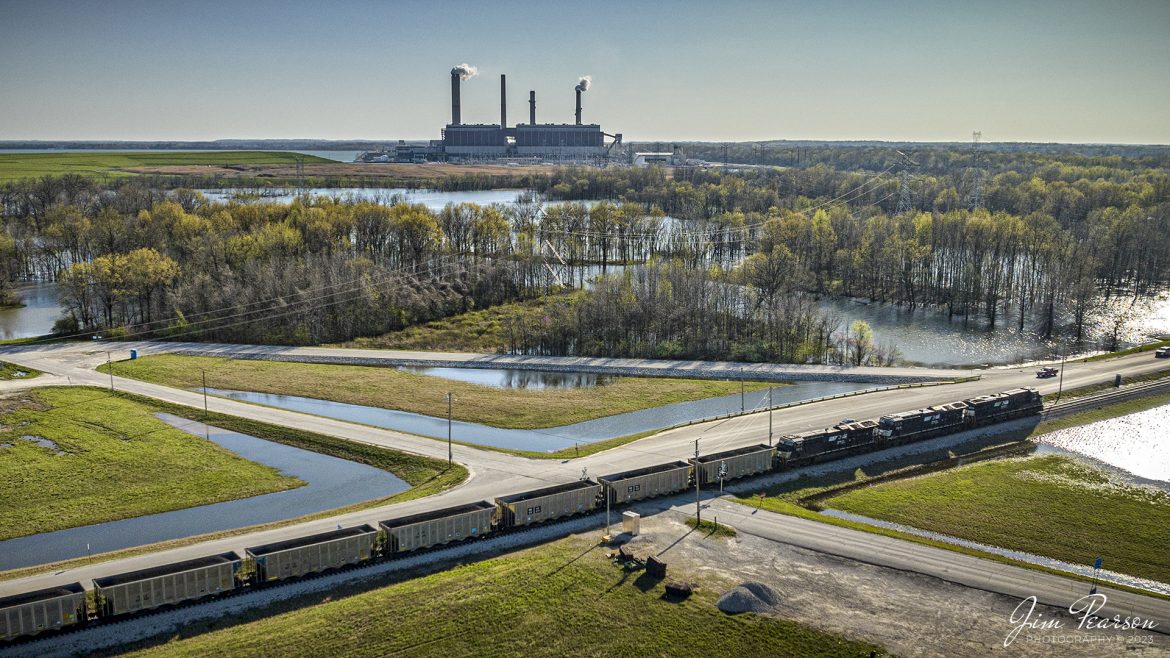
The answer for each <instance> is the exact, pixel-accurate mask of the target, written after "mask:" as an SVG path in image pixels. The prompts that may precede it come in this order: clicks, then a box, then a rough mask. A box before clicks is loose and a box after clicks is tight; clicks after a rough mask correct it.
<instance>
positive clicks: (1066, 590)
mask: <svg viewBox="0 0 1170 658" xmlns="http://www.w3.org/2000/svg"><path fill="white" fill-rule="evenodd" d="M676 509H677V511H679V512H681V513H685V514H693V513H694V508H693V507H692V506H689V505H683V506H679V507H678V508H676ZM708 509H709V513H710V514H718V515H719V519H720V521H719V522H720V523H723V522H724V521H726V522H727V524H728V525H731V526H733V527H735V528H736V529H737V530H738V531H740V532H745V533H748V534H752V535H757V536H760V537H764V538H766V539H771V540H774V541H778V542H781V543H785V544H790V545H793V546H799V547H801V548H806V549H810V550H814V551H817V552H820V553H828V554H830V555H837V556H840V557H844V558H848V559H850V560H856V561H858V562H864V563H866V564H873V565H878V566H883V567H890V568H893V569H899V570H902V571H908V572H913V573H920V574H925V575H928V576H934V577H936V578H941V579H943V580H947V581H950V582H953V583H958V584H960V585H965V586H967V587H974V588H977V589H982V590H986V591H990V592H997V593H1000V594H1005V595H1007V596H1011V597H1015V598H1018V599H1021V600H1022V599H1024V598H1025V597H1028V596H1035V597H1037V599H1038V600H1039V602H1040V603H1046V604H1048V605H1053V606H1056V607H1057V608H1061V609H1064V610H1068V607H1069V605H1070V604H1072V603H1073V602H1074V601H1076V600H1077V599H1079V598H1081V597H1083V596H1085V595H1086V594H1088V593H1089V586H1088V585H1087V584H1086V583H1085V582H1083V581H1079V580H1074V579H1071V578H1065V577H1063V576H1058V575H1054V574H1049V573H1044V572H1041V571H1033V570H1031V569H1025V568H1022V567H1016V566H1012V565H1008V564H1001V563H999V562H993V561H991V560H984V559H981V558H977V557H972V556H970V555H964V554H962V553H956V552H954V551H948V550H945V549H941V548H934V547H932V546H926V545H924V544H917V543H914V542H908V541H903V540H901V539H894V538H893V537H886V536H884V535H877V534H872V533H869V532H863V531H860V530H853V529H851V528H843V527H841V526H836V525H830V524H827V523H818V522H816V521H810V520H808V519H801V518H797V517H794V516H787V515H784V514H775V513H772V512H768V511H757V510H754V509H752V508H751V507H746V506H744V505H739V504H737V503H733V502H730V501H728V500H724V499H717V500H713V501H711V502H710V504H709V507H708ZM708 518H709V517H708ZM1097 591H1098V592H1100V593H1102V594H1105V595H1106V596H1107V597H1108V603H1107V605H1106V606H1105V608H1104V609H1102V610H1101V611H1099V612H1098V613H1097V615H1098V616H1102V617H1112V616H1113V615H1114V614H1117V615H1121V617H1123V618H1124V617H1127V616H1133V615H1138V616H1140V617H1142V618H1143V619H1152V620H1154V621H1157V622H1158V626H1159V628H1160V629H1163V630H1166V629H1170V601H1167V600H1164V599H1158V598H1154V597H1149V596H1142V595H1140V594H1133V593H1131V592H1126V591H1122V590H1116V589H1113V588H1111V587H1109V586H1107V585H1098V587H1097Z"/></svg>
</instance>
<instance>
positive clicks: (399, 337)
mask: <svg viewBox="0 0 1170 658" xmlns="http://www.w3.org/2000/svg"><path fill="white" fill-rule="evenodd" d="M583 294H584V293H581V292H572V293H565V294H558V295H546V296H544V297H539V298H537V299H530V300H527V301H523V302H513V303H510V304H500V305H498V306H491V307H489V308H485V309H481V310H478V311H470V312H468V313H461V314H459V315H453V316H450V317H447V318H443V319H441V320H435V321H433V322H428V323H426V324H423V325H416V326H413V327H408V328H406V329H403V330H401V331H393V332H390V333H388V334H383V335H381V336H372V337H362V338H355V339H354V340H352V341H349V342H347V343H342V344H340V345H339V346H340V347H362V348H379V349H396V350H428V351H444V352H507V351H509V349H510V348H511V347H512V341H511V339H510V338H509V334H510V331H509V327H510V326H513V324H515V325H516V326H521V327H530V326H533V325H534V324H535V323H536V321H538V320H539V319H540V318H542V317H543V316H545V315H547V314H548V313H549V310H550V307H552V306H569V305H571V304H572V303H573V302H574V301H575V300H578V299H580V298H581V296H582V295H583ZM517 320H519V322H517Z"/></svg>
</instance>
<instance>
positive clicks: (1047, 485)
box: [825, 455, 1170, 582]
mask: <svg viewBox="0 0 1170 658" xmlns="http://www.w3.org/2000/svg"><path fill="white" fill-rule="evenodd" d="M825 504H826V505H827V506H829V507H832V508H835V509H840V510H843V511H846V512H852V513H854V514H861V515H864V516H868V517H872V518H877V519H884V520H887V521H894V522H896V523H902V524H905V525H910V526H914V527H916V528H922V529H924V530H930V531H933V532H939V533H943V534H947V535H951V536H955V537H961V538H964V539H969V540H972V541H977V542H980V543H984V544H990V545H992V546H1000V547H1003V548H1009V549H1016V550H1021V551H1026V552H1029V553H1035V554H1038V555H1046V556H1049V557H1053V558H1056V559H1059V560H1064V561H1066V562H1071V563H1074V564H1092V562H1093V559H1094V558H1095V557H1097V556H1101V557H1102V558H1104V560H1105V568H1107V569H1110V570H1112V571H1120V572H1122V573H1127V574H1131V575H1134V576H1141V577H1144V578H1152V579H1154V580H1158V581H1161V582H1170V562H1167V560H1166V554H1165V547H1166V545H1167V544H1170V494H1165V493H1160V492H1152V491H1150V490H1148V489H1144V488H1142V489H1139V488H1136V487H1127V486H1124V485H1120V484H1117V483H1114V482H1111V481H1110V479H1109V478H1108V477H1107V476H1106V475H1105V474H1104V473H1102V472H1101V471H1099V470H1097V469H1094V468H1091V467H1088V466H1085V465H1082V464H1079V463H1077V462H1074V461H1072V460H1070V459H1067V458H1065V457H1060V456H1056V455H1049V456H1045V457H1032V458H1029V459H1013V460H1007V461H995V462H987V463H983V464H975V465H972V466H965V467H961V468H956V469H953V470H949V471H945V472H941V473H936V474H933V475H927V476H922V477H917V478H912V479H909V480H896V481H892V482H886V483H882V484H876V485H873V486H871V487H865V488H862V489H857V490H854V491H851V492H848V493H845V494H843V495H841V496H837V497H834V498H830V499H829V500H828V501H826V502H825Z"/></svg>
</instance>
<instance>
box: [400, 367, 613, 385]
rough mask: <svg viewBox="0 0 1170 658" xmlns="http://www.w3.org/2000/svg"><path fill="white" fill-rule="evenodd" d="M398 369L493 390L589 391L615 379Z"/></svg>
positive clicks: (503, 371) (565, 374) (536, 372)
mask: <svg viewBox="0 0 1170 658" xmlns="http://www.w3.org/2000/svg"><path fill="white" fill-rule="evenodd" d="M398 369H399V370H404V371H406V372H411V373H414V374H416V375H428V376H430V377H441V378H442V379H450V380H453V381H457V382H468V383H471V384H479V385H480V386H491V387H493V388H526V389H533V390H540V389H546V388H593V387H594V386H603V385H605V384H608V383H609V382H611V381H613V380H614V379H616V377H610V376H607V375H597V374H594V373H586V372H552V371H547V370H517V369H513V368H429V367H423V366H399V367H398Z"/></svg>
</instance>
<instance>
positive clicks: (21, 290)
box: [0, 281, 61, 340]
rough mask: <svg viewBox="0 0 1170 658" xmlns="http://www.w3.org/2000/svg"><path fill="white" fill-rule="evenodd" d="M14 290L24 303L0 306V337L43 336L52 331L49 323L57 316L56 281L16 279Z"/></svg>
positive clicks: (6, 338)
mask: <svg viewBox="0 0 1170 658" xmlns="http://www.w3.org/2000/svg"><path fill="white" fill-rule="evenodd" d="M14 291H15V294H16V296H17V297H18V298H19V299H20V300H21V301H22V302H23V303H24V306H21V307H17V308H6V309H3V310H0V340H11V339H13V338H28V337H30V336H43V335H45V334H47V333H50V332H51V331H53V323H54V322H56V321H57V318H59V317H61V302H60V301H59V299H58V296H57V284H56V283H51V282H48V281H37V282H34V283H18V284H16V286H15V287H14Z"/></svg>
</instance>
